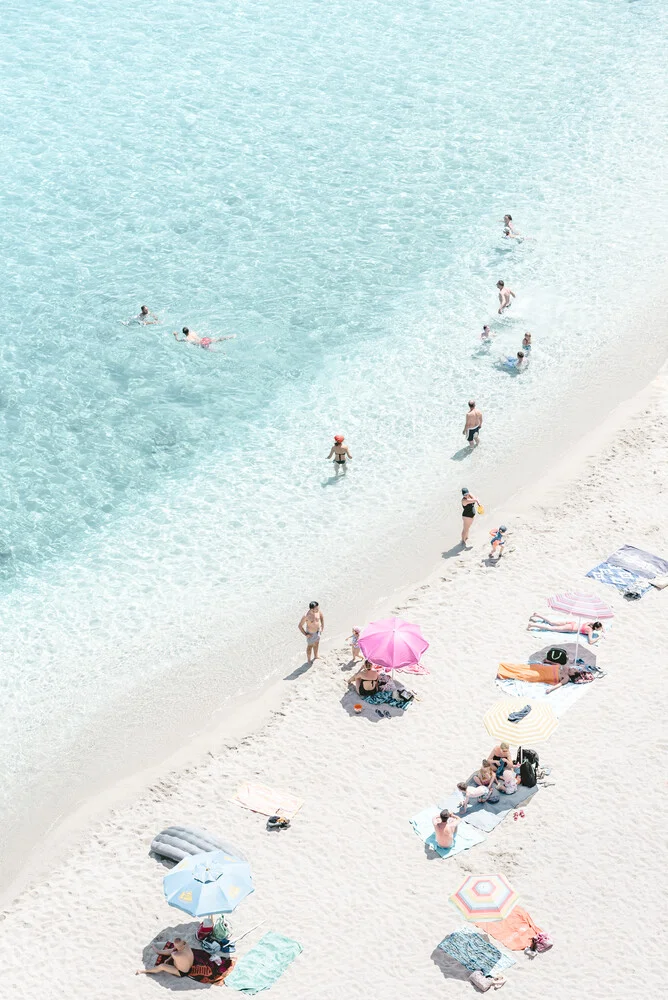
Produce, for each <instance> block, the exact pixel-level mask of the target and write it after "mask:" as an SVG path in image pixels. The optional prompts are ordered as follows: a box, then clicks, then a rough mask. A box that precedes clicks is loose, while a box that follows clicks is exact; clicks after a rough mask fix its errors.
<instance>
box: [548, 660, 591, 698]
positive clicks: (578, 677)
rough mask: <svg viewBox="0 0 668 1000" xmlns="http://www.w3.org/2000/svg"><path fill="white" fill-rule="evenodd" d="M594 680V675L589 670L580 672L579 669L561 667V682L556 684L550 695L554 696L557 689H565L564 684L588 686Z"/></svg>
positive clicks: (549, 692)
mask: <svg viewBox="0 0 668 1000" xmlns="http://www.w3.org/2000/svg"><path fill="white" fill-rule="evenodd" d="M593 680H594V674H593V673H591V672H590V671H589V670H578V668H577V667H569V666H564V667H562V666H560V667H559V680H558V681H557V683H556V684H554V685H553V686H552V687H551V688H550V690H549V691H548V692H547V693H548V694H552V692H553V691H556V690H557V688H560V687H563V686H564V684H587V683H588V682H589V681H593Z"/></svg>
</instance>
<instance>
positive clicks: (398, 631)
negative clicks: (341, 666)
mask: <svg viewBox="0 0 668 1000" xmlns="http://www.w3.org/2000/svg"><path fill="white" fill-rule="evenodd" d="M359 645H360V649H361V650H362V652H363V654H364V656H365V658H366V659H367V660H369V661H370V662H371V663H373V664H374V665H376V666H379V667H385V669H386V670H407V671H409V673H415V674H417V673H425V674H426V673H428V672H429V671H428V670H427V669H426V667H421V666H420V657H421V656H422V654H423V653H424V651H425V650H426V649H428V648H429V643H428V642H427V640H426V639H425V637H424V636H423V635H422V632H421V631H420V626H419V625H411V623H410V622H407V621H404V619H403V618H384V619H383V620H382V621H379V622H372V623H371V624H370V625H367V626H366V628H364V629H362V631H361V632H360V638H359Z"/></svg>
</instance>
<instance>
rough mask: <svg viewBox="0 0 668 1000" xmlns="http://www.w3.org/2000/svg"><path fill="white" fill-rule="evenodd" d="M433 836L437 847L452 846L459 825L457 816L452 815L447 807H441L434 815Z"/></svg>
mask: <svg viewBox="0 0 668 1000" xmlns="http://www.w3.org/2000/svg"><path fill="white" fill-rule="evenodd" d="M432 823H433V824H434V836H435V838H436V843H437V844H438V846H439V847H446V848H447V847H452V845H453V844H454V842H455V833H456V832H457V826H458V825H459V818H458V817H457V816H453V814H452V813H451V812H449V811H448V810H447V809H442V810H441V812H440V814H439V815H438V816H434V818H433V820H432Z"/></svg>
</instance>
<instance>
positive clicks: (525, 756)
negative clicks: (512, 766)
mask: <svg viewBox="0 0 668 1000" xmlns="http://www.w3.org/2000/svg"><path fill="white" fill-rule="evenodd" d="M523 760H528V761H529V763H530V764H534V765H535V766H536V767H538V765H539V764H540V757H539V756H538V754H537V753H536V751H535V750H529V748H528V747H527V749H526V750H523V749H522V747H518V748H517V757H516V758H515V763H516V764H520V763H521V762H522V761H523ZM522 784H524V782H522Z"/></svg>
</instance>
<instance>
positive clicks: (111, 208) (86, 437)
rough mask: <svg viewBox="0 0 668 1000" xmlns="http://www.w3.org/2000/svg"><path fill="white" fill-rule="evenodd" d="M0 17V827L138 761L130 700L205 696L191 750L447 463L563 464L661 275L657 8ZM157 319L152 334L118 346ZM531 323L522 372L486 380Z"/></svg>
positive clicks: (615, 4)
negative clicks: (220, 340)
mask: <svg viewBox="0 0 668 1000" xmlns="http://www.w3.org/2000/svg"><path fill="white" fill-rule="evenodd" d="M0 32H1V33H2V48H3V54H4V57H5V58H4V63H3V65H2V67H1V68H0V96H1V101H0V130H1V132H0V134H1V136H2V142H1V143H0V176H2V178H3V189H4V190H3V220H4V225H3V242H4V246H3V253H2V259H1V260H0V270H1V273H2V297H1V302H0V312H1V316H2V329H3V336H2V338H1V339H0V363H1V365H2V382H1V384H0V418H1V420H2V439H1V447H2V475H3V496H4V503H3V514H4V516H3V519H2V523H1V524H0V618H1V624H0V655H1V656H2V664H3V667H2V676H1V677H0V692H1V696H2V715H3V730H2V733H0V759H2V760H3V763H4V766H5V769H6V774H5V776H4V780H3V783H2V786H1V787H2V791H0V795H3V796H5V797H6V801H5V802H4V803H0V805H2V806H4V814H5V817H6V822H5V823H4V834H5V835H6V836H8V837H10V838H11V836H13V835H16V836H18V832H19V831H20V830H25V828H26V824H27V823H28V822H30V823H31V824H32V825H31V829H33V828H34V829H38V827H39V824H37V825H36V826H35V825H34V815H35V814H34V807H33V806H30V805H29V802H30V801H32V802H33V803H34V801H35V800H39V801H40V802H41V803H44V802H47V801H48V802H52V804H53V808H54V809H55V808H56V805H55V803H56V802H58V803H59V805H58V808H60V809H63V808H64V807H65V806H64V804H63V803H64V802H65V800H66V799H67V796H65V794H64V789H65V786H66V785H67V786H68V792H67V794H68V795H69V796H70V797H71V799H72V800H73V799H75V798H76V797H77V795H78V794H82V791H81V789H83V787H84V785H85V782H86V780H88V781H92V782H97V783H99V782H100V781H101V780H102V778H101V777H100V776H101V775H102V774H104V775H105V780H107V779H109V778H111V777H113V775H114V760H115V757H116V754H117V752H118V753H120V748H119V744H123V745H124V746H127V744H128V743H132V742H133V741H137V742H138V745H141V747H142V753H144V752H145V756H146V759H147V760H148V759H149V758H150V756H151V753H155V752H157V751H156V748H157V745H158V742H159V741H157V742H156V743H155V744H154V743H152V741H151V738H150V734H148V735H147V728H148V729H150V726H149V727H147V726H146V725H140V724H139V723H138V721H137V720H138V718H139V715H135V714H133V713H134V710H135V709H137V708H138V706H139V708H142V707H143V708H144V709H145V708H146V706H147V705H150V698H148V699H147V698H146V694H145V692H146V690H147V689H150V688H151V686H153V687H154V689H155V690H156V691H162V692H164V691H166V690H167V691H168V690H169V688H170V685H171V684H172V683H173V682H174V679H175V678H176V677H177V676H178V677H180V678H181V680H183V679H184V678H186V679H189V678H191V677H192V678H193V680H192V683H193V691H196V692H197V697H196V706H195V708H193V706H192V705H191V706H190V710H189V712H187V713H186V716H187V722H186V725H185V730H186V731H185V734H184V733H180V734H178V733H177V735H175V736H174V737H173V738H174V740H177V739H178V737H179V736H182V737H184V736H185V735H187V733H188V732H189V731H191V730H193V729H194V728H196V727H197V720H198V713H200V714H201V716H202V718H203V719H204V717H208V715H209V714H210V713H211V712H212V711H214V710H215V709H216V708H217V706H218V705H220V703H221V702H222V701H224V699H225V698H226V697H228V696H230V695H233V694H234V693H235V692H237V691H238V690H240V689H242V688H244V687H248V686H249V685H250V684H252V683H253V682H254V681H257V680H258V679H260V678H262V677H266V676H268V675H270V674H271V673H272V672H274V671H276V670H277V669H279V670H280V669H281V667H282V666H283V664H284V662H285V657H286V656H287V655H288V653H290V654H291V653H292V651H293V650H294V646H293V645H292V636H293V634H294V619H295V617H296V618H298V617H299V614H300V613H301V611H302V610H303V605H304V601H308V600H309V599H311V598H312V597H313V596H314V595H317V596H318V597H319V598H320V599H321V601H322V600H323V599H327V598H328V599H329V600H330V602H331V603H332V604H334V603H335V602H336V601H337V600H341V601H343V602H344V603H345V601H346V600H347V601H348V603H350V602H351V598H350V593H351V591H353V590H354V589H355V588H356V587H357V586H358V583H359V580H360V579H361V578H366V579H367V581H368V579H370V578H371V577H372V576H373V567H374V565H375V564H376V561H377V557H378V552H379V551H381V552H382V553H383V557H384V558H385V560H386V561H387V562H390V563H391V562H392V558H393V549H392V546H393V545H396V546H397V547H398V548H399V547H400V546H401V544H402V530H403V529H404V528H405V526H406V525H407V524H408V523H409V522H411V521H415V520H417V519H419V517H420V516H421V513H423V514H424V516H425V517H428V516H429V514H428V510H429V509H430V504H432V503H433V501H434V498H435V497H437V496H438V495H439V494H442V495H443V496H447V497H450V496H451V495H455V494H456V493H457V489H458V487H459V485H460V480H461V477H462V475H465V477H466V479H470V478H471V477H472V476H476V475H478V476H479V477H480V478H482V477H483V476H484V475H487V476H491V475H492V474H493V472H494V464H495V462H498V461H499V460H500V459H502V458H503V457H504V456H507V457H508V456H510V454H511V451H512V449H513V447H514V446H515V445H516V444H517V442H518V438H519V439H520V440H521V439H522V438H526V435H527V434H528V432H529V431H531V432H532V433H534V434H535V435H536V436H537V438H538V439H539V440H541V441H544V442H545V447H546V448H547V447H549V442H550V434H551V432H552V431H553V429H554V427H555V426H556V425H557V424H560V423H562V422H563V411H560V410H559V401H560V399H562V398H563V396H564V393H565V392H566V387H568V390H569V391H571V392H572V393H573V394H577V392H579V393H581V398H586V396H587V395H590V394H591V393H592V392H593V391H594V389H593V385H594V383H595V382H596V381H599V382H600V381H602V382H603V385H604V387H605V388H606V390H607V391H608V392H609V394H610V396H611V398H612V396H614V393H615V392H620V391H623V390H622V389H620V387H619V385H618V383H619V378H618V374H619V367H618V366H616V362H615V357H616V354H615V352H616V351H617V350H618V347H619V345H620V344H621V343H622V342H624V343H626V342H625V341H624V339H623V338H624V335H625V329H626V328H627V327H628V324H629V319H630V318H631V319H632V317H633V315H634V313H635V314H639V312H640V310H641V309H642V308H645V307H646V306H647V303H648V302H651V296H652V294H653V293H654V291H655V289H656V287H657V284H658V283H660V282H662V281H663V262H664V260H665V251H666V243H667V242H668V241H667V239H666V235H665V226H664V225H663V218H664V213H665V209H666V204H667V202H668V198H667V197H666V179H665V169H664V163H663V161H664V150H663V144H664V142H665V124H666V114H665V112H666V98H665V95H666V93H667V89H666V83H667V82H668V81H667V80H666V76H667V75H668V74H667V73H666V63H665V58H664V53H665V44H666V13H665V9H664V6H663V5H662V4H661V3H659V2H658V0H657V2H655V0H638V2H626V0H559V2H546V3H543V4H534V3H529V2H528V0H518V2H516V3H514V4H513V5H512V6H509V5H506V4H501V3H500V2H498V0H480V2H478V3H476V4H471V3H470V2H463V0H462V2H460V0H449V2H448V0H445V2H443V0H440V2H437V0H420V2H407V0H404V2H399V0H384V2H367V3H364V4H358V3H353V2H352V0H333V2H327V3H325V2H310V3H308V2H300V0H291V2H290V3H287V2H284V0H271V2H269V0H267V2H250V0H248V2H243V0H237V2H233V0H220V2H210V0H209V2H207V0H198V2H194V0H174V2H165V0H163V2H160V3H158V2H151V0H148V2H146V3H143V4H141V5H136V4H131V3H129V2H128V0H110V2H108V3H106V4H103V5H102V4H93V3H87V2H80V0H74V2H67V0H40V2H38V3H35V4H31V5H26V4H21V3H17V2H13V0H10V2H9V3H7V4H5V5H4V7H3V24H2V27H1V28H0ZM506 211H510V212H512V214H513V216H514V219H515V222H516V225H517V226H518V228H519V229H520V230H521V231H522V232H524V233H527V234H530V235H531V237H532V239H531V240H527V241H526V242H524V243H522V244H521V245H514V244H511V245H508V243H507V242H506V241H503V240H501V239H500V232H501V224H500V220H501V218H502V216H503V214H504V212H506ZM500 277H503V278H504V279H505V280H506V281H507V282H508V283H509V284H510V286H511V287H513V288H514V290H515V291H516V292H517V294H518V298H517V301H516V303H515V304H514V306H513V309H512V310H511V313H510V314H509V315H508V317H507V318H504V319H503V320H502V321H498V318H497V317H496V314H495V302H496V298H495V294H496V293H495V288H494V285H495V282H496V280H497V279H498V278H500ZM142 303H146V304H148V306H149V308H150V309H152V310H153V311H155V312H157V313H158V314H159V316H160V319H161V322H160V324H159V325H156V326H148V327H142V326H138V325H123V323H122V322H121V321H122V320H124V319H127V318H128V317H130V316H132V315H133V314H134V313H136V312H137V311H138V309H139V306H140V304H142ZM488 320H490V321H491V320H493V326H494V329H495V332H496V341H495V345H494V348H493V350H492V354H491V357H485V356H483V355H481V354H480V352H479V351H478V341H477V339H476V338H477V333H478V331H479V329H480V328H481V326H482V323H483V322H486V321H488ZM184 324H187V325H189V326H191V327H192V328H193V329H195V330H197V331H198V332H200V333H201V334H206V335H209V336H215V335H217V334H219V333H228V332H234V333H236V334H237V335H238V336H237V339H236V340H234V341H232V342H230V343H229V344H226V345H219V347H218V348H217V349H215V350H213V351H211V352H206V351H202V350H198V349H196V348H192V347H189V346H186V345H183V344H177V343H176V342H175V341H174V339H173V337H172V336H171V331H172V330H176V329H179V328H180V327H181V326H183V325H184ZM524 329H531V330H532V331H533V333H534V342H535V344H536V349H535V351H534V358H533V364H532V368H531V369H530V371H529V372H528V373H527V374H526V375H523V376H522V377H521V378H519V379H513V378H510V377H508V376H507V375H506V374H505V373H501V372H499V371H498V370H497V369H496V368H495V367H494V364H493V359H494V358H496V356H497V355H498V354H501V353H504V354H505V353H507V352H512V353H514V352H515V351H516V350H517V348H518V347H519V341H520V340H521V335H522V333H523V331H524ZM660 332H661V331H657V335H656V336H655V335H654V334H653V333H652V332H651V331H650V332H649V333H648V334H647V337H646V340H644V341H643V346H642V353H643V354H646V355H647V356H648V357H650V359H651V360H655V359H657V360H658V359H659V357H660V356H661V352H662V351H663V346H662V344H661V343H660V341H659V336H658V334H659V333H660ZM606 380H607V381H606ZM472 394H473V395H475V396H476V397H477V398H478V400H479V401H480V402H481V405H482V406H483V409H484V410H485V412H486V415H487V428H486V436H485V448H486V449H487V452H486V454H487V457H485V454H484V449H481V452H480V455H476V456H475V461H476V462H477V463H478V465H477V471H476V467H474V466H472V465H471V464H470V463H469V464H468V465H466V466H464V468H465V469H466V472H465V473H464V471H463V467H462V466H461V465H460V464H458V463H457V462H453V461H452V458H453V456H455V457H459V456H457V452H458V450H459V449H460V447H461V444H462V441H463V439H462V438H461V432H460V425H461V423H462V415H463V411H464V409H465V401H466V399H468V398H469V396H470V395H472ZM569 398H570V397H569ZM573 398H575V396H574V397H573ZM570 409H571V408H570V405H569V411H570ZM527 413H530V414H531V418H530V420H528V419H527ZM336 432H341V433H345V434H346V436H347V439H348V441H349V443H350V446H351V451H352V453H353V455H354V456H355V459H354V463H353V466H352V468H351V470H350V473H349V476H348V479H347V481H346V482H345V483H338V484H335V483H332V482H331V481H330V478H331V470H330V468H329V467H328V466H326V464H325V462H324V456H325V455H326V454H327V451H328V450H329V444H330V440H331V436H332V434H333V433H336ZM508 460H509V458H508ZM485 463H487V464H485ZM288 620H289V623H290V625H289V628H290V630H291V631H288V630H287V626H286V630H285V631H281V629H278V628H277V629H274V628H273V627H272V628H271V629H270V628H269V627H268V625H267V626H266V627H263V623H270V622H271V623H273V622H275V621H276V622H278V621H288ZM248 647H250V648H251V649H252V650H253V652H254V657H253V659H252V660H248V659H245V660H244V659H243V658H242V655H241V651H242V650H243V649H244V648H246V651H247V648H248ZM232 651H234V652H232ZM203 660H205V661H206V663H207V675H206V678H203V677H202V667H201V665H200V666H197V664H201V662H202V661H203ZM204 680H206V685H205V686H203V684H204ZM204 691H206V697H205V698H204V699H203V697H202V695H203V692H204ZM145 714H146V713H145V712H144V716H145ZM163 721H164V720H163ZM173 722H174V725H173V728H174V730H179V727H180V726H181V728H183V725H182V723H181V722H179V721H176V720H173ZM167 742H168V741H167V740H165V745H166V743H167ZM82 758H84V759H85V763H84V764H82ZM63 775H64V777H63ZM46 788H48V789H49V792H48V793H46V792H45V789H46Z"/></svg>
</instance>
